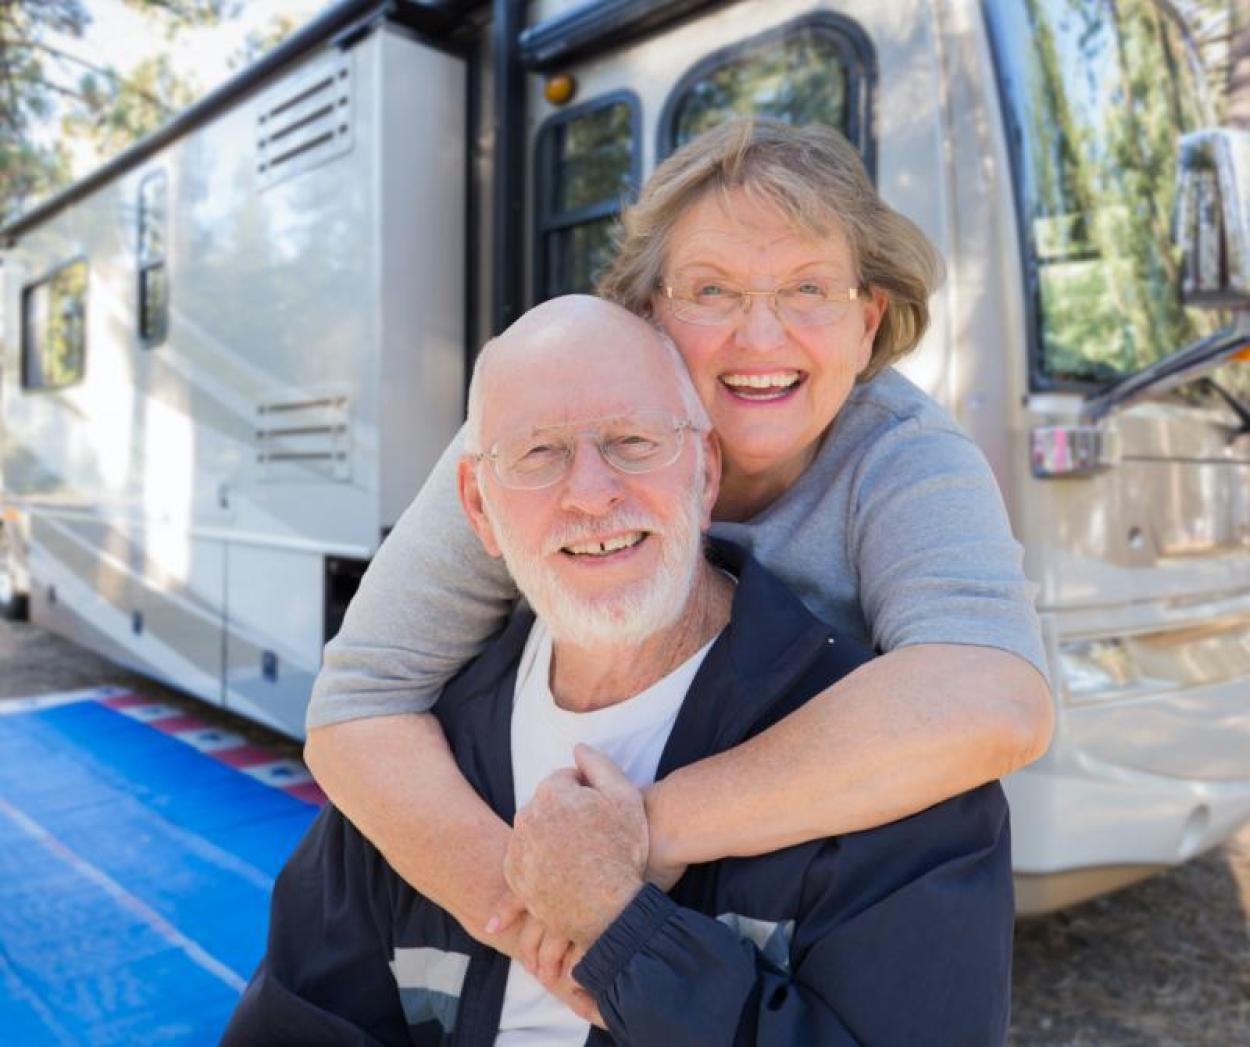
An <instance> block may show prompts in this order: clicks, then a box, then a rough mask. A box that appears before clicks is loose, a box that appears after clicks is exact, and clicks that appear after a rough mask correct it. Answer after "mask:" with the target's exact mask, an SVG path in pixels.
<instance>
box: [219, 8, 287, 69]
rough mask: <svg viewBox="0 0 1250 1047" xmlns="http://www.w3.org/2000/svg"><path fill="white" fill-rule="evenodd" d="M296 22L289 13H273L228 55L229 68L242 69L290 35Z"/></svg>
mask: <svg viewBox="0 0 1250 1047" xmlns="http://www.w3.org/2000/svg"><path fill="white" fill-rule="evenodd" d="M297 25H298V23H297V22H296V21H295V19H294V18H292V17H291V16H290V15H275V16H274V17H273V18H271V19H269V24H268V25H266V26H265V28H264V29H262V30H253V31H252V32H250V33H248V34H247V36H246V37H245V38H244V40H243V46H241V47H240V48H239V49H238V50H237V51H235V52H234V54H232V55H231V56H230V68H231V69H242V68H243V67H244V66H249V65H251V64H252V63H253V62H255V61H256V59H258V58H259V57H260V56H261V55H263V54H264V53H265V52H266V51H269V50H271V49H272V48H274V47H276V46H277V45H278V44H280V43H281V42H282V41H283V40H285V39H286V38H287V37H288V36H290V35H291V34H292V33H293V32H294V31H295V29H296V26H297Z"/></svg>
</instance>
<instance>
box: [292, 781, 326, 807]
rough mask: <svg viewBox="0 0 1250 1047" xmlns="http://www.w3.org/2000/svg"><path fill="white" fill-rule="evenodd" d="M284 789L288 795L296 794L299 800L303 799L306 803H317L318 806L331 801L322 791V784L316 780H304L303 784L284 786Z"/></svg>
mask: <svg viewBox="0 0 1250 1047" xmlns="http://www.w3.org/2000/svg"><path fill="white" fill-rule="evenodd" d="M282 791H283V792H284V793H286V794H287V795H288V796H294V797H295V798H296V799H297V800H303V801H304V802H305V803H311V804H315V805H316V806H318V807H321V806H324V805H325V804H327V803H329V802H330V801H329V799H328V798H327V797H326V794H325V793H323V792H322V791H321V786H319V785H318V784H317V783H316V782H304V783H303V784H302V785H291V786H285V787H282Z"/></svg>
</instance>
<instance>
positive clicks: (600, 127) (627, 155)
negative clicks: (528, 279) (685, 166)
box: [534, 92, 639, 301]
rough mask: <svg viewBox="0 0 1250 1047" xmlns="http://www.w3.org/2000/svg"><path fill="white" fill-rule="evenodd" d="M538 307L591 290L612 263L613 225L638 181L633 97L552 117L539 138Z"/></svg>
mask: <svg viewBox="0 0 1250 1047" xmlns="http://www.w3.org/2000/svg"><path fill="white" fill-rule="evenodd" d="M537 155H538V163H537V170H536V172H535V180H534V181H535V185H536V188H537V192H538V207H537V208H536V213H537V216H538V222H537V228H536V230H535V240H536V244H537V251H538V264H537V266H536V285H535V292H536V297H537V299H538V300H539V301H542V300H544V299H547V298H551V297H554V296H555V295H560V294H569V293H571V292H575V291H589V290H590V289H591V288H592V287H593V286H594V282H595V278H596V277H597V276H598V275H599V272H600V271H601V270H602V268H603V267H604V265H606V264H607V262H608V260H609V259H610V258H611V257H612V226H613V223H614V221H615V219H616V216H617V214H618V213H620V209H621V204H622V201H623V200H624V199H625V198H626V197H628V196H630V195H631V194H632V193H633V191H634V188H635V186H636V185H637V183H638V174H639V166H638V164H639V157H638V102H637V99H636V98H635V97H634V95H632V94H631V93H629V92H619V93H616V94H613V95H609V96H605V97H604V98H597V99H595V100H594V101H593V102H588V103H586V104H585V105H582V106H578V107H577V108H576V109H570V110H569V111H567V112H564V113H559V114H557V115H555V116H553V117H551V118H550V119H549V120H548V121H547V123H546V124H544V125H543V127H542V129H541V131H540V132H539V135H538V154H537Z"/></svg>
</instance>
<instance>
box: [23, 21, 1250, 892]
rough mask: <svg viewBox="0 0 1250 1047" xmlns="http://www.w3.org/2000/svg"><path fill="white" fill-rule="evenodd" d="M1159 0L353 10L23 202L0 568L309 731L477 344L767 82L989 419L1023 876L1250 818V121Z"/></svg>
mask: <svg viewBox="0 0 1250 1047" xmlns="http://www.w3.org/2000/svg"><path fill="white" fill-rule="evenodd" d="M1217 101H1218V99H1216V98H1214V97H1213V96H1212V94H1211V92H1210V91H1209V90H1208V88H1207V87H1206V86H1204V79H1203V72H1202V67H1201V64H1200V63H1199V62H1198V60H1197V56H1196V52H1195V49H1194V46H1193V40H1192V39H1191V35H1190V33H1189V30H1188V28H1187V24H1186V22H1185V20H1184V18H1183V16H1182V15H1181V14H1179V13H1178V6H1177V5H1174V4H1172V3H1167V2H1163V0H1158V2H1155V0H1117V2H1114V3H1113V2H1111V0H1079V2H1073V0H985V2H977V0H890V2H888V3H883V2H881V0H829V2H817V0H737V2H732V3H709V2H706V0H591V2H581V3H570V2H568V0H536V2H534V3H530V4H528V5H527V4H525V3H523V2H521V0H495V2H493V3H490V4H486V3H475V2H471V0H443V2H425V3H420V2H414V0H388V2H376V0H373V2H366V0H344V2H341V3H338V4H336V5H334V6H332V7H330V8H329V9H327V10H326V11H325V12H324V13H323V14H322V15H321V16H320V17H319V18H318V19H317V20H315V21H314V22H313V23H311V24H309V25H308V26H307V27H305V28H304V29H302V30H301V31H299V32H298V33H296V34H295V35H294V36H293V37H291V38H290V39H288V40H287V41H286V42H285V43H283V44H282V45H280V46H279V47H278V48H277V49H276V50H274V51H272V52H271V53H269V54H268V55H266V56H265V57H263V58H262V59H261V60H260V61H259V63H258V64H256V65H255V66H254V67H252V68H250V69H248V70H246V71H245V72H243V73H242V74H240V75H239V76H238V77H237V78H236V79H234V80H232V81H231V82H229V83H227V84H226V85H224V86H223V87H221V88H220V89H218V90H217V91H216V92H214V93H213V94H211V95H209V96H208V97H206V98H204V99H203V100H202V101H200V102H199V103H198V104H196V105H195V106H193V107H192V108H191V109H190V110H188V111H187V112H185V113H184V114H183V115H181V116H180V117H179V118H177V119H176V120H175V121H174V122H173V123H172V124H170V125H169V126H168V127H166V128H165V129H163V130H162V131H160V132H159V133H157V134H155V135H153V136H151V137H149V138H147V139H145V140H144V141H142V142H140V143H138V144H137V145H136V146H134V147H133V148H131V149H130V150H129V151H128V152H127V153H125V154H123V155H122V156H120V157H118V158H117V159H116V160H114V161H113V162H111V163H109V164H108V165H107V166H105V167H104V168H103V169H101V170H99V171H97V172H96V173H95V174H93V175H91V176H90V177H88V178H86V179H85V180H83V181H82V182H80V183H78V184H76V185H74V186H72V187H71V188H69V189H67V190H66V191H65V192H63V193H61V194H60V195H59V196H57V197H55V198H53V199H51V200H49V201H47V202H46V203H44V204H43V205H42V206H39V207H37V208H36V209H34V210H33V211H31V212H30V213H29V214H27V215H25V216H23V217H21V218H20V219H18V220H16V221H15V222H13V223H12V224H10V225H9V226H8V228H7V229H5V230H3V232H2V234H0V239H2V246H3V256H2V261H3V267H2V270H0V272H2V273H3V281H4V294H3V307H2V310H0V311H2V313H3V315H5V316H6V317H7V318H8V322H7V323H6V325H5V338H4V348H3V375H4V380H3V421H4V444H3V447H4V459H3V467H4V478H5V484H6V487H5V497H6V498H7V504H6V508H5V517H4V524H5V530H6V532H8V536H9V539H10V543H9V544H10V549H9V553H8V555H7V558H6V560H5V567H4V568H3V571H0V573H3V574H4V575H5V577H6V581H5V583H4V585H3V586H0V595H4V598H5V603H6V604H7V605H8V606H10V607H15V606H16V605H17V604H18V603H20V602H21V600H22V599H23V598H24V599H25V600H26V601H27V602H28V604H29V613H30V615H31V617H32V618H33V619H34V621H36V622H38V623H40V624H42V625H44V626H47V627H48V628H51V629H54V630H56V631H58V632H60V633H63V634H65V635H67V636H69V637H72V638H73V639H75V640H77V641H79V642H81V643H84V644H86V645H87V646H89V647H92V648H94V649H96V650H98V651H101V652H103V653H104V654H106V655H108V656H110V657H112V658H115V659H116V660H118V661H120V662H123V663H125V664H127V665H130V666H134V667H136V668H138V669H140V670H141V671H143V672H146V673H148V674H151V675H153V676H155V677H158V678H160V679H163V680H166V681H169V682H170V683H172V684H174V685H175V686H177V687H179V688H182V689H184V690H186V691H189V692H191V693H193V694H195V695H198V696H199V697H201V698H203V699H205V700H207V701H210V702H215V703H218V704H220V705H223V706H225V707H226V708H228V709H232V710H235V711H237V712H239V713H242V714H243V715H245V716H249V717H253V718H255V719H257V720H260V721H263V722H265V723H267V724H270V725H272V726H274V727H277V728H279V729H280V730H283V731H286V732H289V733H290V734H292V735H298V734H300V732H301V730H302V720H303V711H304V706H305V703H306V700H307V696H308V692H309V686H310V683H311V681H312V678H313V676H314V674H315V673H316V672H317V668H318V664H319V658H320V652H321V648H322V645H323V643H324V642H325V641H326V639H327V638H328V637H329V636H331V635H332V634H333V633H334V631H335V629H336V628H337V625H338V623H339V621H340V619H341V615H342V612H343V608H344V606H345V604H346V601H347V600H348V599H349V598H350V595H351V593H352V591H353V589H354V585H355V582H356V580H357V579H358V578H359V576H360V573H361V571H362V570H363V568H364V566H365V564H366V563H367V562H368V560H369V558H370V556H371V554H373V553H374V551H375V550H376V549H377V548H378V546H379V543H381V542H382V541H383V539H384V538H385V536H386V533H387V530H388V528H390V527H391V526H392V525H393V524H394V523H395V521H396V519H397V518H398V516H399V514H400V513H401V511H402V510H403V509H404V507H405V505H406V504H407V503H408V501H409V500H410V499H411V497H412V496H413V494H414V492H415V491H416V490H417V488H418V486H419V485H420V483H421V481H422V478H423V476H424V475H425V474H426V472H427V470H428V469H429V468H430V466H431V464H432V463H433V462H434V460H435V458H436V456H437V455H438V453H439V452H440V451H441V449H442V448H443V447H444V445H445V444H446V442H447V440H448V439H449V437H450V436H451V435H452V433H453V432H454V431H455V429H456V427H457V425H458V424H459V422H460V420H461V418H462V414H463V404H464V393H465V380H466V375H467V372H468V367H469V364H470V363H471V361H472V358H473V353H474V351H475V349H476V348H477V346H478V345H479V344H480V343H481V341H482V340H483V339H484V338H485V337H487V336H489V335H490V334H491V333H492V332H493V331H496V330H498V329H500V328H501V327H503V326H504V325H506V324H507V323H509V322H510V321H511V320H512V319H514V318H515V317H516V316H517V315H519V313H520V312H521V311H523V309H524V308H525V307H526V306H527V305H529V304H531V303H534V302H536V301H539V300H542V299H544V298H547V297H549V296H551V295H554V294H557V293H562V292H567V291H572V290H578V289H587V288H589V287H590V286H591V285H592V282H593V278H594V274H595V272H596V270H597V269H598V268H599V267H600V266H601V264H602V263H603V260H604V259H605V257H606V256H607V253H608V252H609V251H610V250H611V229H612V223H613V220H614V217H615V215H616V214H617V213H618V211H619V209H620V208H621V205H622V202H623V201H625V200H628V198H629V197H630V195H631V193H633V192H634V191H635V190H636V188H637V186H638V185H639V183H640V181H641V180H642V179H644V178H645V177H646V176H647V174H648V173H649V172H650V171H651V170H652V169H653V168H654V166H655V164H656V163H657V161H658V160H660V159H662V158H663V157H664V156H665V155H666V154H668V153H669V152H670V151H671V150H673V149H674V148H675V147H677V146H678V145H679V144H680V143H682V142H684V141H686V140H687V139H689V138H690V137H691V136H693V135H696V134H698V133H699V132H700V131H701V130H703V129H705V128H707V127H710V126H712V125H713V124H715V123H716V122H717V121H719V120H722V119H725V118H726V117H728V116H730V115H733V114H737V113H745V112H754V113H762V114H767V115H770V116H774V117H779V118H782V119H787V120H793V121H824V122H826V123H829V124H831V125H833V126H835V127H837V128H839V129H841V130H842V131H843V132H844V133H845V134H846V135H847V137H848V138H849V139H850V140H851V141H852V142H853V143H854V144H855V145H856V146H857V147H858V148H859V149H860V150H861V152H862V155H863V158H864V161H865V163H866V165H867V167H868V170H869V171H870V173H871V174H872V176H873V178H874V179H875V180H876V183H877V185H878V186H879V188H880V190H881V192H882V193H883V194H884V196H885V197H886V198H887V199H888V200H889V201H890V202H891V203H892V204H893V205H894V206H896V207H898V208H899V209H901V210H902V211H903V212H904V213H906V214H907V215H909V216H910V217H911V218H912V219H914V220H915V221H916V222H917V223H919V225H920V226H921V227H922V228H923V229H924V230H925V231H926V232H927V233H928V235H929V236H930V237H931V238H932V239H933V240H934V242H935V243H936V244H937V245H938V246H939V247H940V249H941V250H942V252H943V254H944V255H945V257H946V259H947V262H948V266H949V275H948V279H947V280H946V283H945V284H944V286H943V287H942V288H941V290H940V291H939V292H938V293H937V295H936V296H935V298H934V301H933V317H934V322H933V325H932V328H931V330H930V331H929V332H928V333H927V335H926V336H925V339H924V342H923V344H922V346H921V348H920V349H919V350H918V351H917V352H916V353H915V354H914V355H913V356H912V357H911V358H909V359H908V360H907V361H906V362H905V363H904V364H903V365H902V366H901V369H902V370H903V371H904V372H905V373H906V374H907V375H908V376H909V377H911V378H912V379H913V380H914V381H915V382H917V383H918V384H920V385H921V386H922V387H923V388H925V389H926V390H927V391H929V392H930V393H931V394H932V395H933V396H934V397H936V398H937V399H938V400H939V401H940V402H941V403H943V404H944V405H946V407H948V408H949V409H950V411H951V412H952V413H953V414H954V415H955V417H956V418H958V419H959V421H960V422H961V423H962V425H963V426H964V427H965V428H966V429H967V431H968V432H969V433H970V434H971V435H972V436H973V437H974V439H975V440H976V441H977V443H978V444H979V445H980V446H981V447H982V448H983V450H984V452H985V454H986V456H987V457H988V459H989V461H990V463H991V465H992V467H993V469H994V471H995V474H996V476H997V478H998V480H999V482H1000V485H1001V487H1002V491H1003V495H1004V497H1005V500H1006V503H1007V505H1008V508H1009V511H1010V513H1011V517H1012V520H1013V523H1014V526H1015V529H1016V533H1017V535H1018V536H1019V538H1020V540H1021V542H1022V543H1023V544H1024V547H1025V550H1026V566H1027V569H1028V571H1029V573H1030V575H1031V577H1032V578H1033V579H1034V581H1036V583H1037V584H1038V586H1039V606H1040V610H1041V613H1042V619H1043V623H1044V629H1045V638H1046V643H1047V648H1048V652H1049V658H1050V665H1051V670H1052V674H1053V682H1054V700H1055V705H1056V710H1057V718H1058V727H1057V730H1056V733H1055V739H1054V743H1053V745H1052V747H1051V750H1050V752H1049V753H1048V754H1047V755H1046V757H1045V758H1044V759H1042V760H1041V761H1039V762H1038V763H1037V764H1035V765H1033V766H1032V767H1030V768H1028V769H1027V770H1025V771H1023V772H1021V773H1019V774H1016V775H1014V776H1013V777H1012V778H1011V779H1010V780H1009V781H1008V782H1007V789H1008V792H1009V796H1010V799H1011V804H1012V812H1013V818H1014V826H1015V830H1014V838H1015V863H1016V871H1017V874H1018V886H1019V898H1020V905H1021V908H1022V909H1023V910H1025V911H1039V910H1043V909H1047V908H1051V907H1054V906H1057V905H1061V904H1066V903H1069V902H1072V901H1074V900H1077V899H1080V898H1084V897H1088V896H1091V895H1093V894H1095V893H1098V892H1100V891H1103V890H1106V889H1109V888H1110V887H1113V886H1115V885H1117V884H1120V883H1125V882H1128V881H1130V880H1132V879H1134V878H1137V877H1139V876H1141V875H1144V874H1145V873H1147V872H1149V871H1150V870H1153V869H1159V868H1162V867H1166V866H1168V865H1172V864H1175V863H1178V862H1180V861H1183V860H1185V859H1187V858H1189V857H1190V856H1192V855H1195V854H1198V853H1199V852H1201V851H1203V850H1205V849H1207V848H1210V847H1211V846H1213V845H1215V844H1216V843H1218V842H1219V841H1221V840H1222V839H1224V838H1226V837H1227V836H1228V834H1229V833H1230V832H1232V831H1233V830H1234V829H1235V828H1236V827H1237V826H1238V825H1239V824H1240V823H1241V822H1243V821H1244V820H1245V819H1246V818H1247V817H1250V437H1248V436H1247V435H1246V434H1247V431H1248V430H1250V410H1248V409H1247V405H1246V400H1245V399H1244V397H1245V395H1246V393H1247V391H1248V390H1250V380H1248V379H1247V371H1248V370H1250V369H1248V368H1246V367H1245V364H1244V363H1242V362H1239V361H1244V360H1245V359H1246V358H1247V351H1246V346H1247V345H1248V344H1250V328H1247V326H1246V321H1245V315H1246V314H1245V309H1246V306H1247V303H1250V146H1248V145H1247V138H1246V136H1245V134H1243V133H1238V132H1234V131H1231V130H1228V129H1224V128H1220V127H1218V126H1217V113H1218V109H1217V108H1216V105H1215V103H1216V102H1217Z"/></svg>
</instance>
